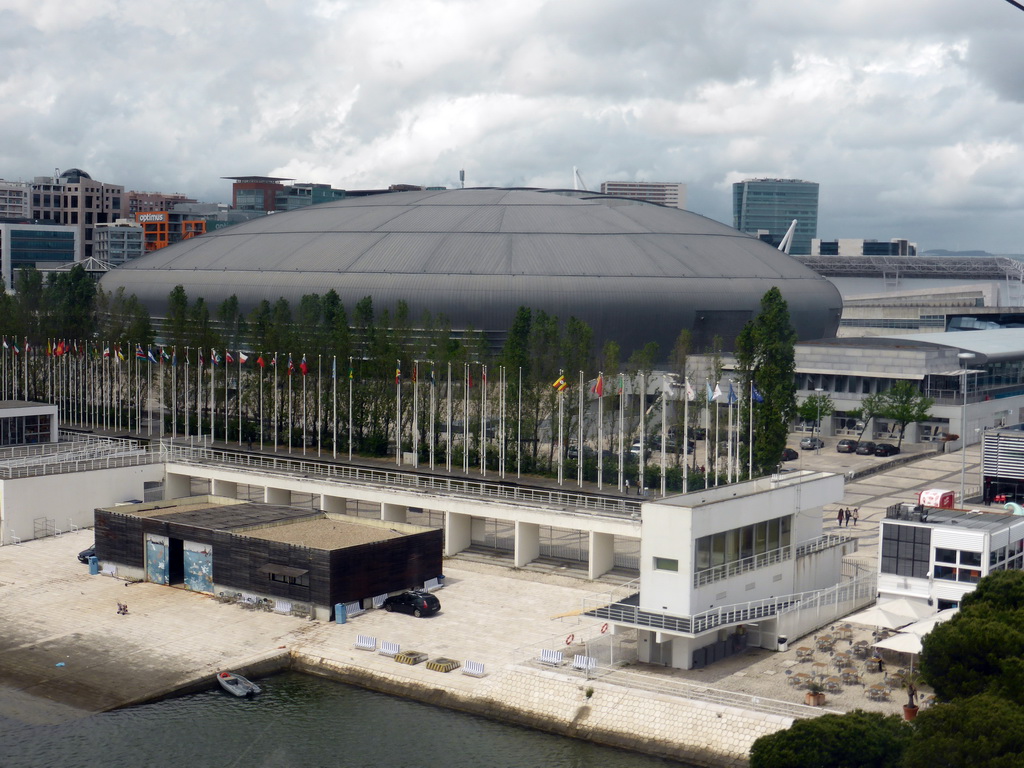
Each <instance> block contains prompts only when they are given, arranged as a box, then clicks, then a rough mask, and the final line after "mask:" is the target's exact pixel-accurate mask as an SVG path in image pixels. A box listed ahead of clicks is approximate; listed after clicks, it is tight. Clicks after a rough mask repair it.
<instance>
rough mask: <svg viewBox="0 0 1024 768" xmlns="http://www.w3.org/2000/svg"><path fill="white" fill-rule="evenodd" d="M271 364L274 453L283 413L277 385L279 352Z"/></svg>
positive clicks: (275, 354)
mask: <svg viewBox="0 0 1024 768" xmlns="http://www.w3.org/2000/svg"><path fill="white" fill-rule="evenodd" d="M271 365H273V366H274V413H273V420H274V453H277V443H278V434H277V429H278V427H277V422H278V416H279V414H280V413H281V391H280V390H279V389H278V387H277V352H275V353H274V359H273V361H272V362H271Z"/></svg>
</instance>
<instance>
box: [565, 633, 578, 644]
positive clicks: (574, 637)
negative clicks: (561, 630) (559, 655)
mask: <svg viewBox="0 0 1024 768" xmlns="http://www.w3.org/2000/svg"><path fill="white" fill-rule="evenodd" d="M575 639H576V635H569V636H568V637H567V638H565V644H566V645H572V641H573V640H575Z"/></svg>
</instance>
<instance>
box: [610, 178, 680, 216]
mask: <svg viewBox="0 0 1024 768" xmlns="http://www.w3.org/2000/svg"><path fill="white" fill-rule="evenodd" d="M601 193H602V194H605V195H614V196H615V197H629V198H632V199H634V200H643V201H644V202H647V203H657V204H658V205H667V206H668V207H669V208H681V209H683V210H685V209H686V185H685V184H673V183H670V182H661V181H603V182H601Z"/></svg>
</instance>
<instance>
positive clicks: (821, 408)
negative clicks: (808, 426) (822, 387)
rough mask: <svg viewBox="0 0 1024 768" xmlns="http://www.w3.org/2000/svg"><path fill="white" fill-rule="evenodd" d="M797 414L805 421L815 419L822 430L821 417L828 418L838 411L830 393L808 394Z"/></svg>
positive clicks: (819, 429)
mask: <svg viewBox="0 0 1024 768" xmlns="http://www.w3.org/2000/svg"><path fill="white" fill-rule="evenodd" d="M796 412H797V415H798V416H799V417H800V418H801V419H803V420H804V421H813V422H814V423H815V424H817V426H818V431H819V432H820V431H821V424H820V423H819V421H820V420H821V419H826V418H828V417H829V416H831V415H832V414H833V413H835V412H836V406H835V403H833V402H832V397H831V396H830V395H829V394H828V393H822V394H818V393H817V392H815V393H814V394H813V395H808V396H807V397H805V398H804V401H803V402H802V403H800V405H799V407H798V408H797V409H796Z"/></svg>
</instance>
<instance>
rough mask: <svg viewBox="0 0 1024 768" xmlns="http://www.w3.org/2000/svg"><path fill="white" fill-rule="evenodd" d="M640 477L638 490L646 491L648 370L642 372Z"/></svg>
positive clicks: (640, 491)
mask: <svg viewBox="0 0 1024 768" xmlns="http://www.w3.org/2000/svg"><path fill="white" fill-rule="evenodd" d="M638 400H639V402H640V477H639V482H638V487H637V491H638V492H639V493H641V494H642V493H644V492H645V491H646V490H647V486H646V485H644V482H645V480H644V475H645V472H644V470H645V469H646V468H647V412H646V409H645V407H644V406H646V405H647V372H646V371H641V372H640V397H639V398H638Z"/></svg>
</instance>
